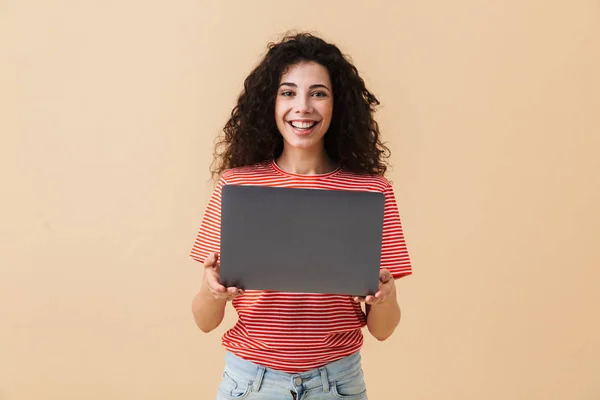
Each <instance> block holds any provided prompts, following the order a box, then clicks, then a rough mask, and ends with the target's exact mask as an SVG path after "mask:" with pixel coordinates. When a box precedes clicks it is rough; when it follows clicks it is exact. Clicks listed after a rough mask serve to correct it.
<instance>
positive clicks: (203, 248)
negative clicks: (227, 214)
mask: <svg viewBox="0 0 600 400" xmlns="http://www.w3.org/2000/svg"><path fill="white" fill-rule="evenodd" d="M225 185H226V182H225V178H223V177H221V178H220V179H219V182H218V183H217V185H216V186H215V189H214V190H213V193H212V195H211V196H210V199H209V201H208V205H207V206H206V210H205V211H204V216H203V217H202V222H201V224H200V229H198V234H197V235H196V240H195V241H194V245H193V246H192V250H191V251H190V254H189V256H190V257H191V258H192V259H193V260H196V261H198V262H201V263H204V260H205V259H206V257H207V256H208V255H209V254H210V253H214V252H217V253H218V252H219V250H220V248H221V193H222V190H223V186H225Z"/></svg>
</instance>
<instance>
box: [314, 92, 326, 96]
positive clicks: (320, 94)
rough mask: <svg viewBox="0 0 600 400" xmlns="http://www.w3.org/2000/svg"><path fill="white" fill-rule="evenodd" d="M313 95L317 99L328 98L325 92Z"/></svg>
mask: <svg viewBox="0 0 600 400" xmlns="http://www.w3.org/2000/svg"><path fill="white" fill-rule="evenodd" d="M312 95H313V96H315V97H327V93H325V92H314V93H313V94H312Z"/></svg>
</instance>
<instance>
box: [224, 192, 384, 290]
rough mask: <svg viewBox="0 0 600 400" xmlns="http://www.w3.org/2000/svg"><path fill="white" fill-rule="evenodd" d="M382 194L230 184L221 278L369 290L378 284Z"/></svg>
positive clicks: (255, 284)
mask: <svg viewBox="0 0 600 400" xmlns="http://www.w3.org/2000/svg"><path fill="white" fill-rule="evenodd" d="M383 211H384V195H383V193H379V192H357V191H343V190H317V189H291V188H278V187H264V186H237V185H225V186H224V187H223V192H222V203H221V249H220V256H221V257H220V260H221V275H220V280H221V283H222V284H223V285H225V286H235V287H239V288H243V289H246V290H248V289H256V290H270V291H285V292H300V293H329V294H347V295H353V296H365V295H367V294H375V293H376V292H377V289H378V284H379V268H380V267H379V266H380V262H381V237H382V231H383Z"/></svg>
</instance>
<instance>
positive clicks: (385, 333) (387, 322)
mask: <svg viewBox="0 0 600 400" xmlns="http://www.w3.org/2000/svg"><path fill="white" fill-rule="evenodd" d="M355 301H364V302H365V309H366V314H367V328H368V329H369V332H370V333H371V335H373V337H375V338H376V339H377V340H386V339H387V338H389V337H390V336H391V335H392V333H394V330H395V329H396V327H397V326H398V324H399V323H400V314H401V313H400V306H399V305H398V300H397V298H396V282H395V281H394V277H393V276H392V274H391V273H390V271H388V270H387V269H382V270H381V272H380V275H379V291H378V292H377V293H375V295H374V296H367V297H366V298H358V297H357V298H355Z"/></svg>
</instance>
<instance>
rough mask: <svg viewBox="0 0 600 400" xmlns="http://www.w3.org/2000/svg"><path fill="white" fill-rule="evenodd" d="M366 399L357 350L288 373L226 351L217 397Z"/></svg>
mask: <svg viewBox="0 0 600 400" xmlns="http://www.w3.org/2000/svg"><path fill="white" fill-rule="evenodd" d="M234 399H236V400H239V399H248V400H293V399H296V400H334V399H338V400H339V399H342V400H343V399H345V400H367V388H366V385H365V381H364V377H363V372H362V366H361V357H360V352H356V353H354V354H352V355H350V356H348V357H344V358H342V359H341V360H338V361H334V362H332V363H329V364H327V365H325V366H323V367H321V368H316V369H313V370H310V371H306V372H302V373H298V374H288V373H285V372H282V371H278V370H274V369H271V368H267V367H264V366H261V365H257V364H255V363H253V362H250V361H246V360H244V359H241V358H240V357H237V356H236V355H234V354H232V353H230V352H227V354H226V355H225V370H224V371H223V379H222V380H221V384H220V385H219V393H218V394H217V400H234Z"/></svg>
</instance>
